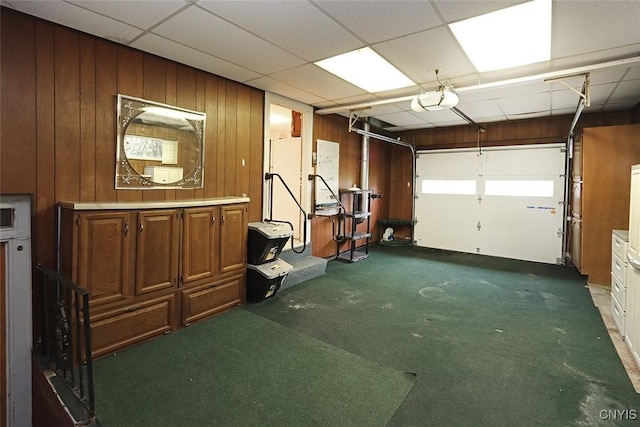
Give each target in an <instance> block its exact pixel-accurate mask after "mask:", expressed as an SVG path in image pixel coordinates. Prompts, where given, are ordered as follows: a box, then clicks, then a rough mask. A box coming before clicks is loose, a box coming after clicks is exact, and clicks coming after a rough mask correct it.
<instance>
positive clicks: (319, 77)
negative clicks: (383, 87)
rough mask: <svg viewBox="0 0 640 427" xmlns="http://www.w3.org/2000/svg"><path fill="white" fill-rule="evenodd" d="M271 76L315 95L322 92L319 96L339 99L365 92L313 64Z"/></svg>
mask: <svg viewBox="0 0 640 427" xmlns="http://www.w3.org/2000/svg"><path fill="white" fill-rule="evenodd" d="M271 77H272V78H274V79H276V80H280V81H282V82H284V83H287V84H289V85H291V86H293V87H297V88H298V89H302V90H308V91H309V92H311V93H313V94H315V95H317V96H320V94H322V95H323V96H321V97H322V98H325V99H340V98H346V97H349V96H356V95H364V94H366V92H365V91H363V90H362V89H360V88H358V87H356V86H354V85H352V84H351V83H347V82H346V81H344V80H342V79H341V78H338V77H336V76H334V75H333V74H330V73H327V72H326V71H324V70H323V69H321V68H320V67H318V66H316V65H313V64H307V65H303V66H301V67H297V68H293V69H288V70H284V71H280V72H277V73H273V74H271Z"/></svg>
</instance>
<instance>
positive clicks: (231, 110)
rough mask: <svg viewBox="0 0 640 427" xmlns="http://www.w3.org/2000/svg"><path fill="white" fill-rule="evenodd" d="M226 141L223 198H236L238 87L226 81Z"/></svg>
mask: <svg viewBox="0 0 640 427" xmlns="http://www.w3.org/2000/svg"><path fill="white" fill-rule="evenodd" d="M225 86H226V88H225V92H226V98H225V103H226V106H225V118H224V127H225V130H226V132H225V139H224V146H225V149H224V169H223V170H224V194H223V196H235V195H236V194H237V192H238V189H237V188H236V173H237V172H236V171H237V156H238V153H237V147H236V144H237V143H238V140H237V134H238V116H237V115H238V86H237V84H236V83H234V82H232V81H229V80H226V81H225Z"/></svg>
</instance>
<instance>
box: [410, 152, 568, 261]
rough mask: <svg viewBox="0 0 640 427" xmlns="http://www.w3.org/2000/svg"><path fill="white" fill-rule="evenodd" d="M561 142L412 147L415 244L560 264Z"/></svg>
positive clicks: (563, 165)
mask: <svg viewBox="0 0 640 427" xmlns="http://www.w3.org/2000/svg"><path fill="white" fill-rule="evenodd" d="M564 168H565V150H564V144H545V145H524V146H514V147H499V148H485V149H483V150H482V154H480V153H479V152H478V150H477V149H473V150H437V151H426V152H419V153H418V158H417V164H416V175H417V176H416V183H417V185H416V187H417V188H416V193H417V199H416V205H415V209H416V218H417V221H418V222H417V223H416V226H415V231H414V236H415V240H416V244H417V245H418V246H423V247H430V248H438V249H448V250H454V251H460V252H469V253H479V254H485V255H492V256H499V257H505V258H513V259H522V260H528V261H538V262H544V263H551V264H558V263H561V262H562V259H563V257H562V240H563V239H562V226H563V212H564V211H563V209H564V205H563V199H564Z"/></svg>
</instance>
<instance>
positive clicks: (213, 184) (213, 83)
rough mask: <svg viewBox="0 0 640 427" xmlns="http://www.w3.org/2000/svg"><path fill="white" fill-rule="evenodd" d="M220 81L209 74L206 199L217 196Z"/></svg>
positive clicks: (207, 84)
mask: <svg viewBox="0 0 640 427" xmlns="http://www.w3.org/2000/svg"><path fill="white" fill-rule="evenodd" d="M219 80H220V79H218V78H217V77H215V76H213V75H211V74H209V75H207V77H206V81H205V93H206V98H205V109H204V111H205V113H207V124H206V127H205V135H204V136H205V149H204V157H205V159H204V197H206V198H211V197H216V196H217V192H216V191H217V185H218V184H217V177H218V173H217V164H218V82H219Z"/></svg>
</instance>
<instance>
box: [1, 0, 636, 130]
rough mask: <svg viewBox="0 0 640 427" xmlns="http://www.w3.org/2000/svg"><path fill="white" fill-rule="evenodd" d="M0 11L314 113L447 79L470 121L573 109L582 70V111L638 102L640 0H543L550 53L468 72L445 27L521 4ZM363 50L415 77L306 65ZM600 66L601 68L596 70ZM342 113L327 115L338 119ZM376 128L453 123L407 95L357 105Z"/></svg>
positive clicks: (291, 1) (47, 6)
mask: <svg viewBox="0 0 640 427" xmlns="http://www.w3.org/2000/svg"><path fill="white" fill-rule="evenodd" d="M1 3H2V5H3V6H5V7H8V8H13V9H16V10H18V11H21V12H24V13H27V14H30V15H33V16H36V17H39V18H42V19H45V20H48V21H52V22H56V23H58V24H61V25H64V26H67V27H71V28H75V29H77V30H80V31H83V32H86V33H89V34H93V35H96V36H98V37H102V38H105V39H109V40H113V41H115V42H117V43H121V44H124V45H127V46H131V47H133V48H136V49H139V50H142V51H145V52H149V53H153V54H156V55H158V56H161V57H164V58H168V59H171V60H175V61H177V62H181V63H183V64H187V65H190V66H193V67H195V68H199V69H202V70H204V71H208V72H210V73H213V74H216V75H219V76H223V77H226V78H229V79H231V80H235V81H238V82H242V83H245V84H247V85H249V86H252V87H256V88H259V89H262V90H264V91H268V92H271V93H275V94H278V95H281V96H284V97H287V98H290V99H293V100H296V101H299V102H302V103H304V104H308V105H312V106H314V107H315V108H316V109H319V110H323V109H329V108H333V107H338V106H351V107H353V106H354V105H360V104H366V103H375V102H377V101H381V100H391V101H393V100H396V99H402V98H403V97H405V98H406V97H408V96H411V95H417V94H419V93H420V92H422V91H426V90H434V89H436V88H437V87H438V85H439V84H438V82H437V80H436V74H435V70H436V69H438V70H440V72H439V77H440V80H443V81H445V80H446V81H448V82H449V83H451V84H452V85H453V86H454V88H456V90H458V91H459V95H460V103H459V104H458V106H457V108H459V109H460V110H461V111H462V112H464V113H465V114H466V115H467V116H469V117H470V118H471V119H473V120H474V121H476V122H477V123H489V122H495V121H505V120H517V119H522V118H531V117H546V116H555V115H566V114H574V113H575V111H576V106H577V104H578V101H579V94H578V93H576V92H575V91H574V90H572V89H575V90H577V91H578V92H579V91H581V90H582V85H583V82H584V80H585V78H584V76H582V75H580V76H578V77H574V78H567V79H565V80H563V81H564V83H563V82H560V81H555V82H545V78H544V77H545V76H546V77H548V76H553V77H558V76H564V75H569V74H571V71H572V70H580V71H585V72H588V73H589V78H590V87H591V94H590V106H589V107H587V108H585V110H584V111H585V112H586V113H588V112H602V111H614V110H628V109H631V108H633V107H635V106H636V105H638V104H639V103H640V31H639V30H638V24H637V23H638V22H640V2H638V1H637V0H628V1H568V0H553V5H552V8H553V23H552V46H551V53H552V58H551V60H550V61H545V62H541V63H537V64H533V65H529V66H522V67H517V68H513V69H509V70H503V71H498V72H496V71H494V72H487V73H479V72H477V70H476V69H475V68H474V67H473V65H472V64H471V62H470V61H469V59H468V58H467V56H466V55H465V53H464V52H463V50H462V48H461V47H460V45H459V44H458V43H457V41H456V39H455V38H454V36H453V34H452V32H451V30H450V29H449V27H448V24H449V23H453V22H457V21H460V20H463V19H466V18H470V17H473V16H477V15H480V14H483V13H487V12H491V11H495V10H498V9H501V8H504V7H508V6H512V5H515V4H518V3H522V1H458V0H430V1H416V0H413V1H404V0H394V1H384V0H375V1H366V0H360V1H341V0H328V1H325V0H313V1H311V0H309V1H306V0H288V1H279V0H269V1H249V0H243V1H233V0H226V1H220V0H199V1H196V0H191V1H187V0H165V1H153V2H152V1H142V0H132V1H127V0H120V1H99V0H82V1H79V0H64V1H63V0H45V1H34V0H28V1H25V0H1ZM365 46H369V47H371V48H372V49H373V50H375V51H376V52H377V53H379V54H380V55H381V56H382V57H384V58H385V59H386V60H387V61H389V62H390V63H391V64H393V65H394V66H395V67H397V68H398V69H399V70H400V71H402V72H403V73H404V74H406V75H407V76H408V77H409V78H410V79H412V80H413V81H414V82H416V85H415V86H413V87H408V88H404V89H402V90H396V91H389V92H383V93H367V92H365V91H363V90H362V89H360V88H358V87H356V86H353V85H352V84H350V83H347V82H345V81H343V80H341V79H339V78H338V77H335V76H333V75H332V74H329V73H328V72H326V71H324V70H322V69H321V68H319V67H318V66H316V65H314V64H313V62H314V61H318V60H321V59H325V58H327V57H330V56H333V55H337V54H340V53H344V52H348V51H351V50H354V49H358V48H362V47H365ZM600 64H605V65H606V66H599V65H600ZM348 113H349V108H346V109H342V111H339V114H345V115H346V114H348ZM360 114H361V115H362V116H370V117H375V118H376V119H378V120H380V121H381V122H383V123H387V124H389V126H388V130H390V131H394V130H408V129H420V128H430V127H442V126H456V125H461V124H466V122H465V121H464V120H463V119H461V118H460V117H459V116H458V115H456V114H455V113H454V112H452V111H451V110H442V111H431V112H428V111H425V112H420V113H418V112H414V111H412V110H411V108H410V101H408V100H399V101H396V102H385V103H381V104H379V105H373V106H371V107H369V108H366V109H363V110H362V111H360Z"/></svg>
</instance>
